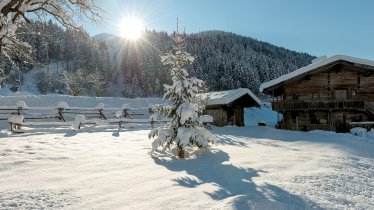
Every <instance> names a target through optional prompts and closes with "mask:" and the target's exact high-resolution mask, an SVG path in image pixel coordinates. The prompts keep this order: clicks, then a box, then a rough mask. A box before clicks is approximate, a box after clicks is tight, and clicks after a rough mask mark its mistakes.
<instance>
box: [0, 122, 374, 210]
mask: <svg viewBox="0 0 374 210" xmlns="http://www.w3.org/2000/svg"><path fill="white" fill-rule="evenodd" d="M213 132H214V133H215V134H216V135H217V137H218V139H219V143H218V145H217V146H216V147H215V149H213V153H204V152H200V153H199V152H196V153H194V154H192V157H193V158H192V159H190V160H177V159H172V158H170V157H169V156H168V155H167V154H157V155H156V156H155V157H151V156H150V154H149V151H150V150H151V146H150V145H151V144H150V141H149V140H148V139H147V133H148V130H125V131H122V132H120V133H118V132H116V130H108V129H107V130H104V129H95V130H89V129H86V130H84V131H83V132H78V133H77V132H74V131H68V130H56V129H54V130H53V132H49V131H48V130H42V131H41V132H29V133H25V134H19V135H9V134H7V133H6V132H4V131H3V132H2V133H0V209H12V208H14V209H32V208H37V209H40V208H47V209H56V208H64V209H69V208H71V209H88V208H89V209H248V208H249V209H310V208H315V209H319V208H329V209H331V208H332V209H373V208H374V197H373V194H374V144H373V143H372V142H369V141H367V140H366V139H364V138H359V137H353V136H352V135H350V134H332V133H321V132H319V133H302V132H291V131H282V130H275V129H272V128H264V127H244V128H237V127H224V128H216V127H215V128H213ZM196 156H198V157H197V158H196Z"/></svg>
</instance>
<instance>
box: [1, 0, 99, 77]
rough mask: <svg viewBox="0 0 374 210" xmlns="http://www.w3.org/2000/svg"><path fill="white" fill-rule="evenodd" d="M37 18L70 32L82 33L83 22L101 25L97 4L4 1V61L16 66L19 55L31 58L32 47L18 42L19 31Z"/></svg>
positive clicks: (55, 0) (87, 1) (77, 0)
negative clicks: (51, 21) (68, 29)
mask: <svg viewBox="0 0 374 210" xmlns="http://www.w3.org/2000/svg"><path fill="white" fill-rule="evenodd" d="M35 18H38V19H43V18H53V19H56V20H57V21H58V22H60V23H61V25H63V26H65V27H67V28H75V29H78V28H79V26H78V24H77V23H78V22H79V20H88V21H94V22H96V21H98V20H99V19H100V9H99V8H98V7H97V6H96V4H95V0H1V1H0V58H1V60H5V59H7V60H8V62H10V63H11V64H13V61H12V59H14V57H17V55H29V54H30V52H31V47H30V45H29V44H27V43H24V42H22V41H20V40H19V39H17V37H16V31H17V28H18V26H19V25H20V24H27V23H30V22H31V21H30V20H31V19H35ZM17 59H25V58H22V57H17ZM0 74H1V69H0Z"/></svg>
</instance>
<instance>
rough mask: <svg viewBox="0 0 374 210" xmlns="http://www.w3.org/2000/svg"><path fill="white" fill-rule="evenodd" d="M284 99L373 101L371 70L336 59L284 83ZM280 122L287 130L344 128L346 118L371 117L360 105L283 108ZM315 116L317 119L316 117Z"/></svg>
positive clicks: (373, 86)
mask: <svg viewBox="0 0 374 210" xmlns="http://www.w3.org/2000/svg"><path fill="white" fill-rule="evenodd" d="M282 98H283V101H284V102H287V101H346V100H357V101H368V102H374V71H373V70H372V69H369V70H366V69H365V68H363V67H362V66H357V65H352V64H345V63H344V62H343V63H335V64H333V65H330V66H328V67H326V68H325V69H321V70H319V71H318V72H317V73H311V74H309V75H306V76H305V77H304V78H301V79H299V80H297V81H295V82H292V83H289V84H285V85H284V86H283V97H282ZM283 114H284V121H283V124H284V126H285V127H286V129H289V130H314V129H320V130H333V131H339V132H343V131H346V129H347V127H348V126H347V125H348V123H349V122H352V121H355V120H360V121H370V120H374V119H373V118H372V116H371V115H370V114H369V113H368V112H365V111H363V110H362V109H358V108H357V109H356V110H355V109H350V110H330V111H326V110H320V111H318V110H305V111H292V110H286V111H285V112H284V113H283ZM316 120H317V121H316Z"/></svg>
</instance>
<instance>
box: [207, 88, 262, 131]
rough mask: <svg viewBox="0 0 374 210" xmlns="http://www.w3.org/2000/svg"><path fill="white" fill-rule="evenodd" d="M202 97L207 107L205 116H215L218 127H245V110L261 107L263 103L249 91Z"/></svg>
mask: <svg viewBox="0 0 374 210" xmlns="http://www.w3.org/2000/svg"><path fill="white" fill-rule="evenodd" d="M200 97H201V98H202V100H203V101H204V103H205V105H206V111H205V114H207V115H211V116H213V124H214V125H216V126H225V125H236V126H244V108H245V107H258V106H261V101H260V99H258V98H257V97H256V96H255V95H254V94H253V93H252V92H251V91H250V90H249V89H247V88H239V89H235V90H227V91H219V92H210V93H205V94H201V95H200Z"/></svg>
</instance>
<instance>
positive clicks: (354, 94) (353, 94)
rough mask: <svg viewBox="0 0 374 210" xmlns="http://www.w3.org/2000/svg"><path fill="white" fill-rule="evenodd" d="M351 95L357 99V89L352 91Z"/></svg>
mask: <svg viewBox="0 0 374 210" xmlns="http://www.w3.org/2000/svg"><path fill="white" fill-rule="evenodd" d="M351 95H352V97H355V96H356V95H357V90H356V89H353V90H351Z"/></svg>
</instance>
